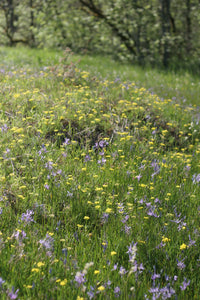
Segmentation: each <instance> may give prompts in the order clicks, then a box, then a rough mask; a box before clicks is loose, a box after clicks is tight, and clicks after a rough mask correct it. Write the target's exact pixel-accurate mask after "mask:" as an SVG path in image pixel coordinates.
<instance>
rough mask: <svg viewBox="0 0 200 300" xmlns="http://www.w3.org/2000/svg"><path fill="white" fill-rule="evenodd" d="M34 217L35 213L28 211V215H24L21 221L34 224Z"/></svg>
mask: <svg viewBox="0 0 200 300" xmlns="http://www.w3.org/2000/svg"><path fill="white" fill-rule="evenodd" d="M33 215H34V211H33V210H29V209H27V211H26V213H23V214H22V216H21V221H23V222H25V223H26V224H28V223H31V222H34V219H33Z"/></svg>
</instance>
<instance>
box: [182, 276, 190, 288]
mask: <svg viewBox="0 0 200 300" xmlns="http://www.w3.org/2000/svg"><path fill="white" fill-rule="evenodd" d="M189 285H190V280H188V281H187V280H186V278H184V281H183V283H182V285H180V289H181V290H182V291H184V290H185V289H186V288H187V287H188V286H189Z"/></svg>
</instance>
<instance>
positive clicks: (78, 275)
mask: <svg viewBox="0 0 200 300" xmlns="http://www.w3.org/2000/svg"><path fill="white" fill-rule="evenodd" d="M75 281H76V282H77V283H78V286H80V285H81V284H83V283H84V282H85V281H86V279H85V274H84V273H83V272H77V273H76V276H75Z"/></svg>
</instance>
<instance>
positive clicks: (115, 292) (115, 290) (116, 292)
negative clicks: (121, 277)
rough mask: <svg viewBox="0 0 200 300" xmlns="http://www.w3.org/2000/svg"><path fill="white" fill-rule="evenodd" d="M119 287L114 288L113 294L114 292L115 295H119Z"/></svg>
mask: <svg viewBox="0 0 200 300" xmlns="http://www.w3.org/2000/svg"><path fill="white" fill-rule="evenodd" d="M120 291H121V290H120V288H119V287H118V286H116V287H115V288H114V294H115V297H119V295H120Z"/></svg>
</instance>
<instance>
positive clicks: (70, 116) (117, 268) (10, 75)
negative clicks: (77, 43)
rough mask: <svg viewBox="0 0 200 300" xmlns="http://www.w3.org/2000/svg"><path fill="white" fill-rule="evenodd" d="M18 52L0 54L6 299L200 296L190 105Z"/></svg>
mask: <svg viewBox="0 0 200 300" xmlns="http://www.w3.org/2000/svg"><path fill="white" fill-rule="evenodd" d="M20 51H21V52H19V49H16V50H10V49H5V48H4V49H3V50H1V53H4V55H5V56H4V59H3V60H2V64H1V70H0V88H1V95H0V138H1V143H0V150H1V152H0V153H1V154H0V164H1V168H0V184H1V192H0V200H1V202H0V222H1V228H0V251H1V256H0V266H1V268H0V295H1V299H18V298H19V299H36V298H38V299H114V298H115V297H116V298H117V297H118V298H120V299H130V298H131V299H133V298H135V299H145V297H146V299H168V298H172V299H174V298H175V297H176V296H177V297H178V299H198V296H199V292H200V285H199V259H200V257H199V251H198V249H199V244H200V243H199V235H200V231H199V201H198V197H199V182H200V171H199V167H200V164H199V158H200V145H199V138H200V135H199V120H198V113H199V112H198V110H197V108H196V107H193V106H186V105H185V104H184V105H182V103H181V102H179V101H176V100H175V99H170V98H169V97H166V98H165V97H164V98H163V99H162V98H161V97H159V96H158V95H156V94H153V93H151V91H148V89H146V88H145V87H144V88H143V87H141V86H139V85H138V84H137V83H136V82H135V81H133V79H134V78H131V77H130V78H128V77H126V76H128V74H129V73H128V71H127V74H126V75H124V78H121V79H120V78H119V77H118V76H117V75H118V74H117V72H119V70H120V68H121V67H122V66H121V67H118V66H117V67H116V68H117V70H118V71H117V72H116V73H112V72H111V69H112V68H111V66H110V67H108V68H107V72H108V74H110V75H109V76H107V79H106V78H105V76H104V74H103V73H102V74H100V73H98V72H100V71H101V70H100V68H99V70H98V69H97V65H98V62H99V61H98V59H96V65H95V66H94V68H93V67H92V66H90V68H91V69H88V67H85V68H84V64H83V62H84V59H85V58H83V62H82V65H79V64H75V65H74V64H71V59H72V60H73V61H75V60H76V59H77V57H72V58H71V56H70V52H66V53H65V56H64V58H66V59H63V60H62V62H60V63H59V62H58V61H59V57H62V54H61V53H56V52H53V51H52V52H48V51H47V50H45V51H43V50H41V51H33V50H32V51H30V50H27V49H25V50H22V49H21V50H20ZM20 53H21V54H23V55H22V58H20V57H21V56H20ZM23 59H24V60H23ZM88 61H89V59H88ZM87 63H88V62H87ZM55 64H57V65H56V66H55ZM88 64H89V63H88ZM95 68H96V70H97V71H96V73H97V75H96V76H95V72H94V70H95ZM105 68H106V66H105ZM109 68H110V69H109ZM104 71H105V69H104ZM102 72H103V71H102ZM129 72H131V71H130V70H129ZM152 72H155V71H152ZM105 75H106V74H105ZM114 75H116V77H114ZM138 76H139V75H138ZM122 79H124V81H123V80H122Z"/></svg>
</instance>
